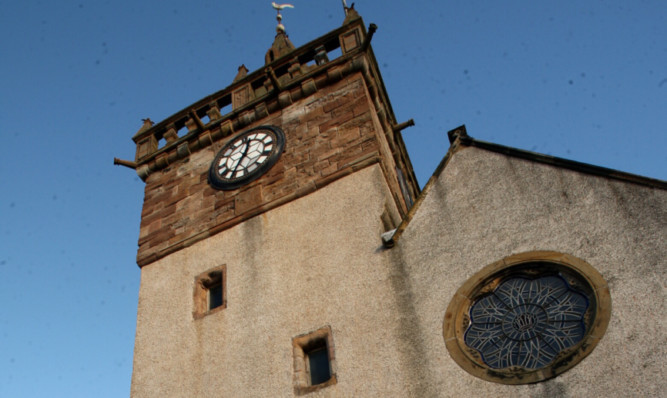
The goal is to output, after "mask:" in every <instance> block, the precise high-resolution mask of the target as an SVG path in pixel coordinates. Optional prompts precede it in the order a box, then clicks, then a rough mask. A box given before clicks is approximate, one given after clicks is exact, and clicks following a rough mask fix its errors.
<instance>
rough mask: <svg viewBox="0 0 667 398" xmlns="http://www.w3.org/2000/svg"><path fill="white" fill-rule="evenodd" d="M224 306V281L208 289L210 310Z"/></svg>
mask: <svg viewBox="0 0 667 398" xmlns="http://www.w3.org/2000/svg"><path fill="white" fill-rule="evenodd" d="M221 305H222V281H219V282H218V283H216V284H215V285H213V286H211V287H209V289H208V309H209V310H212V309H215V308H218V307H220V306H221Z"/></svg>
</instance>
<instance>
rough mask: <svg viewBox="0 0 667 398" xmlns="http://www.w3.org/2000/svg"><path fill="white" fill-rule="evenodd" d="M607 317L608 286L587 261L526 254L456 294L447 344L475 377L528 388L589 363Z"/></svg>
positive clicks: (487, 269)
mask: <svg viewBox="0 0 667 398" xmlns="http://www.w3.org/2000/svg"><path fill="white" fill-rule="evenodd" d="M610 309H611V302H610V298H609V290H608V288H607V286H606V283H605V282H604V280H603V279H602V276H601V275H600V274H599V273H598V272H597V271H595V269H593V267H591V266H590V265H588V264H587V263H585V262H584V261H582V260H579V259H576V258H574V257H572V256H568V255H565V254H562V253H554V252H532V253H525V254H521V255H516V256H512V257H508V258H506V259H503V260H501V261H500V262H497V263H494V264H491V265H489V266H487V267H485V268H484V269H483V270H482V271H480V272H479V273H478V274H476V275H475V276H473V277H472V278H471V279H470V280H469V281H468V282H466V283H465V284H464V285H463V286H462V287H461V289H459V291H458V292H457V294H456V295H455V297H454V299H453V300H452V302H451V303H450V305H449V308H448V309H447V314H446V315H445V325H444V333H445V341H446V344H447V348H448V349H449V352H450V354H451V356H452V358H453V359H454V360H455V361H456V362H457V363H458V364H459V365H461V366H462V367H463V368H464V369H465V370H467V371H468V372H469V373H472V374H473V375H475V376H478V377H482V378H484V379H488V380H491V381H496V382H500V383H506V384H522V383H532V382H536V381H541V380H545V379H548V378H550V377H553V376H555V375H557V374H559V373H562V372H564V371H565V370H567V369H569V368H571V367H572V366H574V365H575V364H576V363H577V362H579V361H580V360H581V359H583V358H584V357H585V356H586V355H588V354H589V353H590V352H591V351H592V349H593V348H594V347H595V345H596V344H597V341H598V340H599V337H600V336H602V334H603V333H604V330H605V329H606V326H607V323H608V321H609V315H610ZM594 336H596V337H594Z"/></svg>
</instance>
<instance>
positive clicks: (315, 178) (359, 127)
mask: <svg viewBox="0 0 667 398" xmlns="http://www.w3.org/2000/svg"><path fill="white" fill-rule="evenodd" d="M373 109H374V108H373V105H372V100H371V99H370V98H369V97H368V92H367V91H366V89H365V85H364V79H363V77H362V76H361V75H360V74H355V75H351V76H350V77H348V78H345V79H342V80H341V81H339V82H338V83H337V84H334V85H332V86H329V87H326V88H325V89H321V90H319V91H317V92H315V93H314V94H313V95H311V96H310V97H307V98H304V99H302V100H300V101H297V102H295V103H293V104H292V105H290V106H288V107H286V108H284V109H283V110H282V111H281V112H280V113H279V114H276V115H271V116H270V117H269V118H264V119H261V120H258V121H255V122H254V123H253V124H250V125H248V126H246V128H252V127H255V126H257V125H263V124H273V125H277V126H279V127H281V128H282V130H283V131H284V133H285V136H286V143H285V149H284V152H283V154H282V156H281V158H280V160H279V161H278V162H277V163H276V164H275V165H274V166H273V167H272V168H271V169H270V170H269V171H268V172H267V173H266V174H264V175H263V176H262V177H261V178H259V179H258V180H256V181H253V182H251V183H250V184H248V185H247V186H244V187H241V188H239V189H237V190H233V191H216V190H214V189H213V188H211V187H210V186H209V185H208V183H207V179H206V178H207V177H206V176H207V174H208V169H209V167H210V162H211V161H212V160H213V157H214V156H215V153H216V152H217V151H218V150H219V148H221V147H222V146H223V145H224V143H225V142H226V140H228V139H229V137H231V136H227V138H224V139H222V140H221V141H218V142H216V143H214V145H212V146H208V147H205V148H203V149H200V150H199V151H196V152H194V153H192V154H190V156H189V157H187V158H184V159H181V160H177V161H175V162H174V163H172V164H169V165H168V166H166V167H165V168H164V169H162V170H160V171H157V172H154V173H153V174H151V175H150V176H149V178H148V179H147V181H146V189H145V199H144V208H143V211H142V222H141V230H140V238H139V252H138V255H137V262H138V263H139V265H140V266H143V265H145V264H147V263H148V262H150V261H153V260H154V259H156V258H159V257H161V256H163V255H164V254H166V253H167V252H172V251H173V250H176V249H178V247H180V246H183V244H184V242H192V241H193V240H192V239H193V238H195V237H196V236H201V237H203V236H207V234H209V233H217V232H219V231H220V230H221V228H223V226H224V228H228V227H230V226H232V225H234V224H235V223H238V222H240V221H242V220H244V219H247V218H249V217H252V216H255V215H257V214H259V212H261V211H263V210H262V209H265V210H266V209H270V208H271V203H274V205H277V204H278V203H279V202H280V203H282V201H284V198H286V197H288V196H289V195H292V196H293V197H297V196H298V195H295V194H296V193H299V194H307V193H310V192H312V190H314V189H316V188H317V187H321V186H324V185H325V184H324V183H325V182H326V183H330V182H332V181H334V180H335V178H332V176H344V175H347V174H349V173H348V172H344V173H341V171H342V170H343V169H346V168H351V167H352V166H353V165H354V164H355V163H358V162H359V161H360V160H364V161H367V158H368V155H369V154H372V153H378V154H382V155H383V156H377V157H376V158H375V161H380V162H381V163H382V167H383V170H384V171H385V173H386V174H387V177H386V178H387V181H389V182H390V184H391V186H392V188H393V189H395V190H396V191H397V192H400V191H399V190H398V189H399V188H398V183H397V181H396V173H395V164H394V161H393V157H392V155H391V153H390V151H389V149H388V146H387V144H386V140H385V138H384V133H383V132H382V127H381V126H380V125H379V122H378V121H377V119H376V118H375V117H374V115H373V112H374V111H373ZM262 112H264V111H262ZM251 113H252V115H253V116H254V115H255V112H254V111H252V112H251ZM258 114H262V113H261V112H259V113H258ZM211 197H215V199H211ZM401 211H406V208H405V207H403V208H402V209H401ZM157 220H160V222H156V221H157ZM216 228H217V229H216ZM195 240H196V238H195ZM164 242H169V243H168V244H167V245H166V247H165V245H164ZM174 245H176V246H177V247H172V246H174ZM179 245H180V246H179ZM158 247H161V249H157V248H158Z"/></svg>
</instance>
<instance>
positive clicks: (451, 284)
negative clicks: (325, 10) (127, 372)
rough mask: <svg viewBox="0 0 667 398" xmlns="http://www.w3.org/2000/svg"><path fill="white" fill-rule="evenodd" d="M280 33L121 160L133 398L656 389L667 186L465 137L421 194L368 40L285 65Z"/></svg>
mask: <svg viewBox="0 0 667 398" xmlns="http://www.w3.org/2000/svg"><path fill="white" fill-rule="evenodd" d="M274 7H276V8H277V9H279V10H278V11H280V9H282V8H284V7H288V5H278V4H274ZM280 19H281V16H280V14H278V20H279V24H278V29H277V34H276V37H275V41H274V42H273V45H272V46H271V47H270V49H269V50H268V52H267V53H266V57H265V65H264V67H263V68H261V69H260V70H257V71H254V72H251V73H249V71H248V70H247V69H246V68H245V67H244V66H241V67H240V68H239V72H238V74H237V76H236V77H235V78H234V79H233V82H232V83H231V85H229V87H227V88H225V89H223V90H221V91H218V92H216V93H214V94H211V95H210V96H207V97H205V98H203V99H202V100H200V101H198V102H196V103H194V104H192V105H190V106H188V107H186V108H184V109H183V110H181V111H180V112H177V113H176V114H174V115H172V116H171V117H169V118H168V119H166V120H164V121H162V122H160V123H157V124H155V125H154V124H153V123H152V122H151V121H150V120H148V119H147V120H145V123H144V126H143V127H142V128H141V129H140V130H139V131H138V132H137V133H136V135H135V136H134V138H133V139H134V141H135V143H136V147H137V152H136V158H135V160H134V161H133V162H129V161H118V163H121V164H125V165H127V166H130V167H133V168H135V169H136V171H137V173H138V174H139V176H140V177H141V178H142V179H143V180H144V181H145V183H146V191H145V198H144V206H143V211H142V214H141V229H140V235H139V250H138V254H137V263H138V264H139V267H141V287H140V291H139V306H138V315H137V333H136V340H135V350H134V370H133V375H132V396H133V397H135V398H139V397H160V398H162V397H179V398H180V397H293V396H302V395H308V396H310V397H477V396H481V397H497V396H512V397H525V398H528V397H531V398H534V397H554V396H558V397H568V396H571V397H578V396H586V397H589V396H590V397H613V396H623V397H625V396H647V397H648V396H662V395H664V391H665V390H666V389H667V383H666V382H665V378H664V377H662V376H663V375H664V374H666V370H665V365H664V364H665V361H664V358H665V357H667V348H666V347H667V345H666V344H662V343H664V342H665V341H667V337H666V336H667V332H666V328H665V325H664V321H663V320H664V319H667V314H666V313H665V305H664V303H665V302H666V301H665V292H664V290H665V289H664V286H665V284H666V283H667V281H665V275H667V265H666V263H665V258H666V257H667V245H666V244H665V239H664V237H665V236H667V183H666V182H665V181H659V180H652V179H649V178H645V177H641V176H635V175H631V174H628V173H623V172H621V171H616V170H609V169H605V168H602V167H597V166H593V165H589V164H584V163H580V162H574V161H571V160H567V159H560V158H555V157H552V156H547V155H542V154H538V153H534V152H527V151H523V150H520V149H516V148H509V147H505V146H502V145H498V144H494V143H489V142H483V141H478V140H476V139H474V138H472V137H470V136H469V135H468V134H467V131H466V128H465V126H461V127H458V128H456V129H454V130H452V131H450V132H449V134H448V136H449V140H450V144H451V145H450V147H449V150H448V151H447V153H446V154H445V155H444V158H443V160H442V161H441V163H440V165H439V166H438V167H437V169H436V170H435V172H434V174H433V176H432V177H431V178H430V179H429V181H428V182H427V183H426V185H425V186H424V188H423V190H422V191H421V192H420V190H419V187H418V186H417V183H416V180H415V176H414V173H413V171H412V167H411V165H410V161H409V159H408V156H407V154H406V150H405V146H404V144H403V141H402V139H401V136H400V130H401V129H403V128H404V127H407V126H408V125H410V124H412V123H411V121H408V122H404V123H398V122H397V120H396V119H395V117H394V113H393V111H392V108H391V105H390V103H389V100H388V96H387V93H386V90H385V87H384V84H383V82H382V77H381V76H380V72H379V70H378V66H377V63H376V61H375V57H374V56H373V51H372V48H371V46H370V42H371V37H372V36H373V32H374V31H375V26H374V25H372V24H371V25H370V26H369V28H368V30H367V29H366V27H365V25H364V23H363V21H362V19H361V18H360V17H359V15H358V14H357V12H356V11H355V10H354V9H352V8H347V7H346V18H345V20H344V22H343V24H342V26H341V27H340V28H338V29H335V30H334V31H332V32H329V33H327V34H326V35H324V36H322V37H320V38H318V39H315V40H313V41H311V42H310V43H308V44H306V45H304V46H302V47H299V48H295V47H294V46H293V45H292V43H291V42H290V40H289V38H288V37H287V34H286V33H285V29H284V27H283V25H282V24H281V23H280ZM443 152H444V150H443ZM612 303H613V304H612ZM638 369H639V371H638ZM661 394H662V395H661Z"/></svg>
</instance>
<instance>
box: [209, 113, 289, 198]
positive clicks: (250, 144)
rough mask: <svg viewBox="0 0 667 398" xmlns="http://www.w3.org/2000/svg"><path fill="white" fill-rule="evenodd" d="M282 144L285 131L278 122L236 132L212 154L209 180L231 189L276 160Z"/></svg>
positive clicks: (256, 174)
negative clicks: (213, 155) (277, 124)
mask: <svg viewBox="0 0 667 398" xmlns="http://www.w3.org/2000/svg"><path fill="white" fill-rule="evenodd" d="M284 146H285V135H284V134H283V132H282V130H281V129H280V128H279V127H277V126H259V127H255V128H252V129H250V130H246V131H244V132H242V133H240V134H237V135H235V136H234V137H232V138H231V139H230V140H229V142H227V144H225V146H223V147H222V149H221V150H220V151H219V152H218V154H217V155H215V158H214V159H213V162H212V163H211V167H210V169H209V173H208V181H209V184H211V186H212V187H213V188H216V189H221V190H232V189H236V188H238V187H241V186H243V185H245V184H247V183H249V182H251V181H254V180H255V179H257V178H258V177H259V176H261V175H262V174H264V173H265V172H267V171H268V170H269V169H270V168H271V167H272V166H273V165H274V164H275V163H276V162H277V161H278V158H280V155H281V154H282V151H283V148H284Z"/></svg>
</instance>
